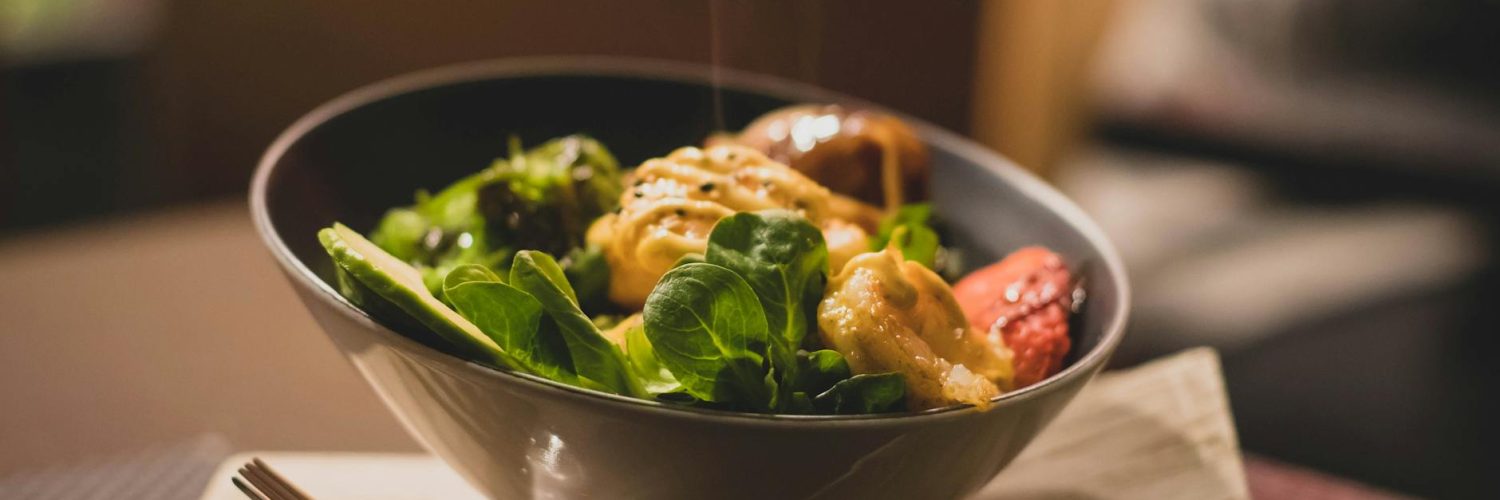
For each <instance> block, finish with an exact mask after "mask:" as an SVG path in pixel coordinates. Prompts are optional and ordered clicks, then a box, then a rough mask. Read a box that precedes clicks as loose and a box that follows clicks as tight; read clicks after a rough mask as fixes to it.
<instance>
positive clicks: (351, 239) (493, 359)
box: [318, 223, 519, 368]
mask: <svg viewBox="0 0 1500 500" xmlns="http://www.w3.org/2000/svg"><path fill="white" fill-rule="evenodd" d="M318 240H319V241H321V242H322V243H323V248H324V249H326V250H328V255H329V256H331V257H333V262H334V264H336V265H337V266H338V267H339V268H340V269H341V270H342V271H343V272H344V273H347V274H346V275H345V276H341V278H353V279H354V280H355V281H357V282H358V283H359V284H361V285H364V287H365V288H366V289H367V290H368V291H370V292H374V294H375V295H378V296H379V297H380V298H383V299H385V300H386V301H388V302H390V303H391V304H394V305H395V306H396V307H398V308H400V309H401V310H402V311H403V312H405V313H406V314H408V315H410V316H411V317H412V318H413V319H416V320H417V322H419V323H421V324H422V325H423V326H426V327H427V328H428V329H431V330H432V331H433V332H434V333H437V334H438V336H441V337H443V338H444V339H446V340H447V341H449V342H451V343H453V345H455V346H457V347H458V348H459V349H461V350H463V351H464V353H465V354H468V355H469V356H471V357H472V358H473V359H476V360H479V361H481V362H485V363H488V364H490V365H494V366H499V367H502V368H514V367H516V366H519V365H517V364H516V363H515V362H514V360H513V359H512V358H511V356H510V355H509V354H507V353H506V352H505V351H504V350H502V349H500V346H499V345H498V344H496V343H495V341H494V340H491V339H490V338H489V337H487V336H485V334H484V333H483V332H481V331H479V328H478V327H476V326H474V324H473V323H470V322H469V320H467V319H464V317H463V316H459V315H458V313H457V312H455V311H453V309H450V308H449V307H448V306H447V305H445V304H443V303H442V302H441V301H439V300H438V299H437V297H435V296H433V295H432V292H430V291H428V290H427V285H425V284H423V282H422V273H421V272H419V271H417V269H416V268H414V267H412V266H410V265H408V264H407V263H405V262H401V260H400V259H397V258H395V257H393V256H391V254H389V253H386V251H385V250H381V249H380V247H378V246H375V244H374V243H371V242H370V240H367V239H365V237H364V236H361V235H360V234H359V233H358V232H356V231H354V230H353V229H349V228H348V227H347V226H345V225H343V224H339V223H334V224H333V227H330V228H324V229H323V230H321V231H318ZM341 281H342V279H341ZM341 285H344V286H340V288H343V289H346V290H347V289H349V288H351V287H349V286H347V285H349V284H348V283H344V284H341ZM346 295H347V294H346ZM350 299H351V300H354V301H355V302H356V303H359V302H367V301H362V300H359V299H358V298H357V297H350Z"/></svg>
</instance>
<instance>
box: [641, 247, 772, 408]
mask: <svg viewBox="0 0 1500 500" xmlns="http://www.w3.org/2000/svg"><path fill="white" fill-rule="evenodd" d="M643 315H644V325H645V331H646V338H647V339H648V340H649V341H650V343H651V345H652V346H653V347H654V348H655V352H656V356H657V359H659V360H660V361H661V364H662V365H663V366H666V367H667V369H668V370H669V371H671V372H672V375H673V376H675V377H676V379H677V381H678V382H680V383H681V384H682V388H683V390H684V392H686V393H688V394H690V395H692V396H693V397H695V398H697V399H700V400H703V401H708V402H713V403H728V404H734V405H735V406H738V407H741V408H743V409H747V410H753V411H769V410H772V409H773V406H772V404H773V402H774V401H773V399H774V396H775V393H774V391H773V390H772V389H771V388H769V387H767V386H766V378H767V375H768V374H769V373H770V366H769V365H768V364H767V363H766V351H767V348H768V347H769V343H770V342H771V339H770V337H771V334H770V332H769V329H768V328H767V326H766V315H765V311H764V310H763V309H762V308H761V305H760V300H759V299H758V298H756V296H755V291H754V290H753V289H751V288H750V285H749V284H747V283H745V280H744V278H741V277H740V275H738V274H735V272H734V271H730V270H729V269H727V268H724V267H721V266H717V265H714V264H708V263H690V264H684V265H682V266H679V267H676V268H673V269H672V270H671V271H668V272H667V274H666V275H665V276H662V278H661V281H659V282H657V284H656V288H655V289H654V290H652V291H651V295H650V296H648V297H647V298H646V308H645V311H644V314H643Z"/></svg>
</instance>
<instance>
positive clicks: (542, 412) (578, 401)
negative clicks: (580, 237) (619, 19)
mask: <svg viewBox="0 0 1500 500" xmlns="http://www.w3.org/2000/svg"><path fill="white" fill-rule="evenodd" d="M720 80H721V82H722V84H723V85H724V89H723V92H722V96H721V100H722V102H723V117H722V119H723V121H724V124H725V125H727V126H728V127H729V128H731V129H737V128H739V127H741V126H743V125H744V124H745V123H747V122H748V121H750V120H751V119H753V118H755V117H756V116H758V115H760V114H761V113H764V112H767V111H770V110H772V109H775V108H777V107H780V106H783V105H786V104H790V103H800V102H836V103H846V104H849V105H852V106H855V107H865V108H876V107H875V106H873V105H871V104H869V103H865V102H860V101H857V100H855V99H851V98H849V97H846V96H841V95H837V94H833V93H829V92H826V91H823V90H819V89H816V88H812V87H808V86H804V85H798V84H794V83H789V82H785V81H780V80H774V79H770V78H765V77H758V76H753V75H745V74H737V73H732V72H725V73H724V74H723V75H721V78H720ZM710 81H711V78H710V72H709V69H708V68H704V67H696V66H682V65H675V64H667V63H660V62H648V61H631V60H618V59H566V60H559V59H547V60H525V61H494V62H484V63H478V64H469V65H462V66H455V67H447V68H440V69H436V70H431V71H425V72H421V73H416V74H412V75H408V76H403V77H399V78H395V79H392V80H388V81H384V82H381V83H377V84H374V85H371V86H368V87H365V88H362V89H359V90H356V91H354V92H352V93H349V94H347V95H345V96H343V97H340V98H338V99H335V100H334V101H332V102H330V103H328V104H325V105H323V106H322V107H319V108H318V109H316V110H314V111H313V112H312V113H311V114H309V115H307V116H306V117H304V118H302V119H301V120H299V121H297V123H295V124H294V125H292V127H291V128H290V129H289V130H287V131H286V132H285V133H283V134H282V135H281V137H280V138H278V139H277V140H276V142H275V143H274V144H272V145H271V148H270V150H269V151H267V152H266V155H265V158H264V159H262V160H261V162H260V166H259V168H258V169H257V171H256V173H255V180H254V184H253V186H252V187H251V192H250V205H251V209H252V211H253V213H254V217H255V223H256V228H257V229H258V230H259V231H260V234H261V237H262V238H264V240H265V242H266V245H267V246H268V247H270V249H271V252H272V253H273V254H274V255H275V256H276V259H277V260H278V261H279V262H280V263H281V267H282V269H283V270H284V271H285V272H286V274H287V276H288V277H289V278H290V280H291V282H292V285H293V287H294V288H295V289H296V290H297V293H298V295H299V296H300V297H301V298H302V301H303V303H305V304H306V305H307V308H308V309H309V310H310V311H311V312H312V314H313V316H314V317H316V318H317V320H318V322H319V323H320V324H321V325H322V327H323V329H324V330H325V331H326V332H327V333H328V336H329V337H331V338H332V339H333V341H334V344H336V345H337V346H338V348H339V349H340V350H341V351H342V352H343V353H344V354H345V355H346V356H347V357H348V358H349V360H350V362H352V363H353V364H354V366H355V368H357V369H358V370H359V372H360V373H361V374H362V375H363V376H364V378H365V380H367V381H369V383H370V385H371V386H372V387H374V389H375V391H376V392H377V393H379V395H380V397H381V398H382V399H383V400H384V401H385V403H386V405H387V406H389V407H390V409H391V411H393V412H395V414H396V416H397V417H398V418H399V419H400V420H401V422H402V423H403V424H404V425H405V426H406V428H407V430H409V431H410V432H411V433H412V435H414V436H416V437H417V439H418V440H420V441H421V442H422V443H423V444H424V445H425V446H426V447H427V448H428V449H430V450H431V451H432V452H433V453H436V454H437V455H438V456H440V457H442V458H443V459H444V460H446V461H447V462H448V464H449V465H451V466H452V467H453V468H454V469H457V470H458V471H459V472H460V473H461V474H462V475H463V476H464V477H465V478H467V479H468V480H469V481H470V482H471V483H473V485H474V486H475V487H477V488H479V489H480V490H482V491H484V492H486V493H488V494H489V495H491V496H494V497H497V498H533V497H544V498H583V497H595V498H687V499H701V498H754V499H763V498H804V497H821V498H861V499H866V498H901V499H909V498H950V497H960V496H963V495H966V494H969V493H971V492H973V491H975V490H976V489H978V488H979V487H980V486H982V485H984V484H985V483H986V482H988V481H989V480H990V478H991V477H993V476H994V475H995V474H996V473H997V472H999V471H1000V469H1001V468H1002V467H1004V466H1005V465H1006V464H1007V463H1009V462H1010V461H1011V459H1013V458H1014V457H1015V456H1016V454H1018V453H1020V451H1021V449H1022V448H1024V447H1025V446H1026V444H1027V443H1028V442H1030V441H1031V439H1032V438H1033V437H1035V436H1036V434H1037V432H1039V431H1040V430H1041V429H1042V428H1043V427H1045V426H1046V425H1047V423H1048V422H1049V421H1051V420H1052V418H1053V417H1054V416H1056V415H1057V413H1058V411H1060V410H1062V408H1063V406H1065V405H1066V404H1067V403H1068V401H1069V400H1071V399H1072V398H1073V396H1074V395H1075V394H1077V393H1078V390H1079V389H1081V388H1082V387H1083V386H1084V384H1085V383H1087V382H1088V380H1089V379H1090V378H1092V377H1093V376H1094V374H1095V373H1096V372H1098V371H1099V369H1100V367H1101V366H1103V365H1104V363H1105V361H1106V359H1108V357H1109V355H1110V353H1111V352H1112V351H1113V350H1114V348H1115V346H1116V345H1117V344H1118V343H1119V341H1120V337H1121V335H1122V334H1123V331H1124V328H1125V318H1126V312H1127V309H1128V304H1129V299H1128V297H1129V292H1128V291H1127V288H1126V284H1125V274H1124V271H1123V269H1122V267H1121V264H1120V260H1119V258H1118V257H1117V256H1116V255H1115V251H1114V250H1113V248H1112V247H1111V246H1110V244H1109V243H1108V242H1107V241H1105V238H1104V236H1103V235H1102V234H1101V233H1100V231H1099V229H1098V228H1097V227H1095V225H1094V223H1093V222H1091V221H1090V220H1089V219H1088V218H1087V217H1086V216H1084V215H1083V213H1082V212H1080V211H1079V209H1078V208H1077V207H1076V206H1074V205H1073V204H1072V203H1070V202H1069V201H1068V200H1067V199H1065V198H1063V196H1062V195H1060V194H1058V193H1057V192H1056V191H1054V190H1052V188H1050V187H1048V186H1047V185H1045V184H1043V183H1042V182H1041V181H1039V180H1037V179H1036V178H1035V177H1032V176H1031V175H1030V174H1027V173H1026V172H1024V171H1022V170H1021V169H1019V168H1017V167H1016V166H1015V165H1013V164H1011V163H1010V162H1009V161H1007V160H1006V159H1004V158H1001V157H1000V156H998V155H996V154H994V153H992V152H990V151H988V150H985V149H983V148H981V147H979V146H977V145H975V144H974V143H972V142H969V141H968V140H966V139H963V138H961V137H959V136H957V135H955V134H953V133H950V132H947V131H944V130H941V129H939V128H937V127H934V126H932V125H928V124H926V123H923V122H921V121H919V120H914V119H910V118H908V120H909V121H910V123H912V124H913V125H914V126H915V127H916V128H917V130H918V131H919V132H920V134H921V135H922V137H923V139H925V140H926V141H927V143H928V144H929V145H930V146H931V148H932V153H933V164H934V172H933V174H934V175H933V182H932V189H933V192H934V195H935V196H934V201H935V203H936V205H937V208H938V210H940V212H941V213H942V214H943V215H944V216H945V218H946V219H947V220H948V221H949V222H950V223H951V228H952V230H953V232H954V234H955V238H956V243H957V244H958V245H959V246H960V247H962V248H963V249H964V251H965V252H966V258H967V259H968V260H969V261H970V262H975V263H982V262H990V261H992V260H994V259H995V258H998V257H1000V256H1003V255H1005V254H1006V253H1007V252H1009V251H1011V250H1014V249H1016V248H1018V247H1021V246H1024V245H1033V244H1040V245H1046V246H1048V247H1050V248H1052V249H1054V250H1055V251H1058V252H1060V253H1061V254H1062V255H1064V256H1065V257H1066V258H1067V261H1068V263H1069V265H1070V266H1071V267H1073V268H1074V269H1075V270H1077V271H1078V272H1079V273H1080V274H1081V275H1082V278H1083V283H1084V284H1085V286H1086V287H1087V290H1086V291H1087V294H1088V301H1087V303H1086V305H1085V307H1084V309H1083V311H1082V313H1081V314H1080V315H1079V316H1078V317H1077V318H1076V320H1075V322H1074V327H1073V341H1074V353H1073V354H1072V355H1071V357H1070V359H1069V360H1068V366H1067V367H1066V368H1065V369H1064V370H1063V371H1062V372H1061V373H1059V374H1057V375H1055V376H1053V377H1052V378H1050V379H1048V380H1046V381H1045V382H1042V383H1040V384H1037V385H1034V386H1031V387H1027V388H1025V389H1022V390H1018V391H1015V392H1012V393H1009V394H1006V395H1003V396H1000V397H999V398H998V399H997V400H996V402H995V404H994V405H993V407H992V408H991V409H990V410H989V411H978V410H975V409H974V408H970V407H954V408H945V409H938V410H930V411H925V412H921V413H915V414H904V415H877V416H856V417H836V416H768V415H754V414H739V413H729V412H716V411H708V410H690V409H683V408H676V407H669V406H664V405H662V404H658V403H653V402H647V401H641V400H635V399H629V398H624V397H619V396H613V395H607V394H602V393H598V392H593V391H589V390H585V389H579V388H574V387H569V386H564V385H559V384H556V383H553V382H550V381H546V380H543V379H539V378H536V377H532V376H528V375H519V374H514V373H508V372H502V371H497V370H494V369H491V368H487V367H484V366H480V365H477V364H474V363H470V362H467V361H465V360H463V359H460V358H458V357H455V356H453V355H451V354H449V353H448V352H447V351H446V347H445V346H444V345H443V344H442V343H441V342H440V341H433V340H432V339H431V338H430V337H428V336H426V335H424V334H423V333H422V332H399V333H398V332H396V331H393V330H392V329H391V328H389V327H387V326H386V325H383V324H381V323H379V322H377V321H376V320H375V319H373V318H371V317H370V316H369V315H367V314H366V313H364V312H362V311H360V310H359V309H357V308H355V307H354V306H353V305H351V304H350V303H349V302H348V301H346V300H345V299H344V298H343V297H341V296H340V295H339V293H338V292H337V290H336V286H335V284H334V278H333V268H332V264H331V263H330V262H329V259H328V255H327V254H326V253H324V251H323V248H322V247H321V246H319V244H318V240H317V237H316V234H317V230H318V229H319V228H322V227H326V226H328V225H329V224H332V223H333V222H334V221H342V222H344V223H346V224H348V225H350V226H351V227H354V228H355V229H357V230H368V229H369V228H370V227H371V225H372V224H373V222H374V221H375V220H376V218H377V217H379V216H380V215H381V214H382V213H383V211H384V210H385V209H386V208H387V207H391V206H396V205H403V204H407V203H409V202H410V201H411V196H412V191H413V190H414V189H416V188H427V189H434V188H439V187H441V186H443V185H445V184H447V183H448V182H450V181H452V180H454V179H457V178H459V177H460V176H462V175H464V174H467V173H469V172H472V171H474V170H476V169H478V168H481V167H483V166H485V165H487V164H489V162H490V161H491V160H492V159H493V158H495V157H497V156H500V155H502V154H503V152H504V151H505V144H506V138H507V137H508V136H509V135H511V134H518V135H519V136H520V137H521V138H522V139H523V140H524V141H525V142H526V143H528V144H534V143H537V142H539V141H542V140H545V139H548V138H551V137H555V136H560V135H565V134H570V133H575V132H585V133H588V134H591V135H593V136H594V137H596V138H598V139H600V140H602V141H603V142H604V143H605V144H606V145H608V146H609V147H610V148H611V149H612V150H613V151H614V152H615V153H616V155H617V156H618V157H619V158H620V160H621V162H622V163H624V164H628V165H634V164H636V163H637V162H639V161H641V160H643V159H646V158H649V157H652V156H658V155H662V154H665V153H667V152H669V151H671V150H672V149H674V148H676V147H679V146H683V145H690V144H696V143H698V142H699V141H701V140H702V139H703V137H704V136H705V135H706V134H707V133H709V132H710V131H711V130H714V129H715V125H716V123H715V122H716V121H717V118H716V117H715V116H714V113H713V112H712V110H713V102H714V101H715V96H714V93H713V90H712V87H711V86H710V84H709V82H710ZM934 98H935V99H937V98H941V97H940V96H934Z"/></svg>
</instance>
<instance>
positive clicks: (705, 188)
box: [698, 182, 714, 193]
mask: <svg viewBox="0 0 1500 500" xmlns="http://www.w3.org/2000/svg"><path fill="white" fill-rule="evenodd" d="M698 190H699V191H702V192H705V193H707V192H709V191H713V190H714V183H712V182H705V183H703V184H702V185H699V186H698Z"/></svg>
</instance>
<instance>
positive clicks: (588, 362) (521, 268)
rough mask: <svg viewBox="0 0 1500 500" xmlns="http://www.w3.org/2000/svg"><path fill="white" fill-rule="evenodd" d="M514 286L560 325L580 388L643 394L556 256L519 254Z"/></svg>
mask: <svg viewBox="0 0 1500 500" xmlns="http://www.w3.org/2000/svg"><path fill="white" fill-rule="evenodd" d="M510 284H511V286H514V287H516V288H518V289H520V290H521V291H524V292H526V293H529V294H531V296H532V297H534V298H535V299H536V300H537V301H538V302H540V303H541V307H542V311H543V312H545V313H546V314H547V317H548V318H551V320H552V322H553V323H555V324H556V326H557V330H558V332H560V333H561V336H562V338H563V340H564V342H565V343H566V344H567V348H568V354H569V356H570V357H571V358H572V360H573V371H574V373H575V374H576V375H577V377H578V385H579V386H581V387H586V388H589V389H595V390H600V391H605V392H612V393H615V394H625V395H639V394H641V392H642V391H641V389H640V385H639V382H638V381H637V380H636V378H635V377H634V376H632V374H631V372H630V370H629V368H628V366H627V364H626V361H625V355H624V353H621V352H620V348H619V347H616V346H615V345H614V344H613V343H611V342H610V341H609V339H606V338H604V334H602V333H600V332H599V328H598V327H596V326H594V322H593V321H592V320H590V319H589V317H588V315H585V314H584V313H583V311H582V310H581V309H579V308H578V298H577V296H575V295H574V294H573V287H572V286H571V285H569V284H568V280H567V278H565V277H564V276H563V271H562V268H561V267H559V266H558V265H557V261H555V260H553V259H552V256H550V255H547V254H545V253H542V252H537V251H532V250H523V251H520V252H516V256H515V261H514V262H513V263H512V264H511V268H510Z"/></svg>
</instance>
